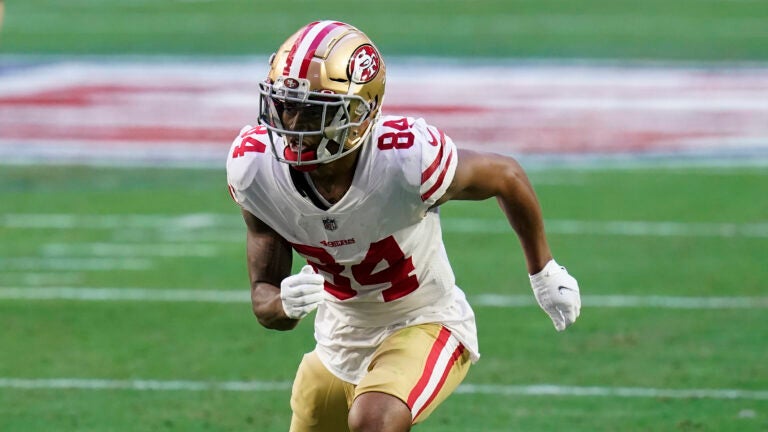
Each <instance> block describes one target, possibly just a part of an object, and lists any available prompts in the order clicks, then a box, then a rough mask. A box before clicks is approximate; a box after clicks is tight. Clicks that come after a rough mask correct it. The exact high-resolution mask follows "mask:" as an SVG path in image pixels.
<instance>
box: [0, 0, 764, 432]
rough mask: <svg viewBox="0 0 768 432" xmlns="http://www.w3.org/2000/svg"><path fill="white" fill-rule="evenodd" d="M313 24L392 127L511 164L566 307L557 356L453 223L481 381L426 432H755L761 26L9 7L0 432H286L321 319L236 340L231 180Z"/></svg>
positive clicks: (469, 229)
mask: <svg viewBox="0 0 768 432" xmlns="http://www.w3.org/2000/svg"><path fill="white" fill-rule="evenodd" d="M324 18H333V19H339V20H342V21H346V22H349V23H352V24H354V25H356V26H358V27H360V28H361V29H363V30H364V31H365V32H366V33H367V34H368V35H369V36H370V37H371V38H372V39H373V40H374V41H376V42H377V44H378V46H379V48H380V49H381V51H382V53H383V55H384V57H385V60H387V61H388V72H389V73H390V79H389V83H388V86H389V89H390V91H389V93H388V96H387V98H388V99H387V101H386V102H385V107H384V109H385V111H388V112H391V113H396V112H400V113H404V114H410V115H418V116H424V117H425V118H427V119H428V120H430V121H431V122H433V123H435V124H436V125H438V126H440V127H441V128H443V129H444V130H446V132H447V133H448V134H450V135H451V136H453V137H454V138H455V139H456V141H457V142H458V143H459V145H465V146H470V147H478V148H486V149H489V150H493V151H499V152H504V153H509V154H513V155H515V156H516V157H518V158H519V159H520V160H521V162H522V163H523V165H524V166H525V167H526V168H527V169H528V170H529V173H530V176H531V178H532V181H533V183H534V185H535V187H536V189H537V192H538V194H539V197H540V200H541V202H542V206H543V208H544V211H545V216H546V223H547V230H548V232H549V236H550V240H551V243H552V247H553V249H554V251H555V255H556V257H557V258H558V261H560V262H561V263H563V264H565V265H567V266H568V267H569V269H570V270H571V271H572V273H574V274H575V275H576V276H577V278H578V279H579V281H580V284H581V285H582V289H583V294H584V307H583V314H582V317H581V319H580V321H579V322H578V323H577V325H576V326H575V327H573V328H572V329H570V330H569V331H567V332H565V333H563V334H556V333H555V331H554V330H553V328H552V327H551V324H550V323H549V320H548V319H547V317H546V316H545V315H544V314H543V312H541V311H540V310H539V309H538V308H537V307H536V306H535V305H534V302H533V298H532V295H531V294H530V288H529V287H528V282H527V277H526V274H525V266H524V264H523V258H522V255H521V253H520V251H519V246H518V243H517V241H516V238H515V236H514V234H513V233H512V232H511V230H509V229H508V228H507V227H506V226H505V222H504V221H503V219H502V216H501V213H500V211H498V209H497V208H496V205H495V203H494V202H490V201H489V202H483V203H450V204H449V205H447V206H446V207H445V208H444V211H443V217H444V221H445V223H444V225H445V240H446V245H447V247H448V249H449V254H450V255H451V257H452V262H453V264H454V267H455V271H456V274H457V279H458V282H459V284H460V285H461V286H462V287H463V288H464V290H465V291H466V292H467V293H468V295H469V296H470V299H471V301H472V302H473V303H474V304H475V307H476V312H477V315H478V323H479V327H480V329H479V330H480V343H481V351H482V353H483V358H482V359H481V361H480V362H479V363H478V364H477V365H476V366H475V367H474V368H473V369H472V370H471V371H470V375H469V377H468V378H467V380H466V383H465V385H463V386H462V387H461V389H460V391H459V392H458V393H457V394H456V395H454V396H452V397H451V398H450V399H449V400H448V401H447V402H446V403H445V404H444V405H443V407H442V408H441V409H439V410H438V411H437V412H436V413H435V414H434V415H433V417H432V418H431V419H430V420H429V421H428V422H427V423H425V424H424V425H421V426H419V427H418V428H417V430H419V431H422V432H429V431H435V432H436V431H455V432H459V431H483V432H486V431H550V430H569V431H585V432H587V431H617V430H621V431H718V432H719V431H739V432H741V431H766V430H768V326H767V325H766V319H765V314H766V309H768V294H766V291H765V286H766V284H767V283H768V267H766V265H765V260H766V258H767V257H768V252H766V251H768V248H767V247H768V200H767V199H766V190H768V171H767V170H766V166H767V164H766V161H768V64H766V63H765V61H766V59H768V2H765V1H764V0H680V1H677V2H668V1H660V0H659V1H657V0H646V1H597V0H587V1H579V2H569V1H562V0H560V1H554V0H542V1H532V0H515V1H471V0H469V1H467V0H465V1H452V0H450V1H421V0H415V1H386V2H351V1H345V0H333V1H328V2H311V1H300V0H294V1H284V2H280V3H266V2H260V1H244V0H241V1H235V0H217V1H211V0H174V1H171V0H167V1H149V0H125V1H120V2H117V1H113V0H101V1H100V0H70V1H66V2H54V1H43V0H26V1H23V2H7V4H6V5H5V17H4V23H3V28H2V31H0V328H2V331H1V332H0V430H2V431H37V430H56V431H136V430H153V431H158V430H169V431H170V430H184V431H234V430H254V431H284V430H287V424H288V419H289V415H290V408H289V406H288V397H289V386H290V381H291V379H292V377H293V372H294V370H295V367H296V365H297V364H298V361H299V359H300V357H301V354H302V353H304V352H305V351H307V350H310V349H311V348H312V329H311V322H309V320H308V321H307V322H304V323H302V325H301V326H300V327H299V328H298V329H297V330H296V331H293V332H290V333H275V332H270V331H267V330H264V329H263V328H261V327H260V326H259V325H258V324H257V322H256V320H255V319H254V318H253V317H252V315H251V311H250V305H249V302H248V287H247V276H246V273H245V266H244V250H243V247H244V245H243V236H244V234H243V228H242V223H241V221H240V219H239V215H238V211H237V208H236V207H235V205H234V204H233V203H232V202H231V200H230V199H229V198H228V195H227V193H226V186H225V178H224V168H223V162H224V158H225V154H226V151H227V149H228V148H229V144H230V141H231V138H232V137H233V136H234V134H236V133H237V131H238V130H239V129H240V127H241V126H242V125H243V124H245V123H248V122H253V121H254V116H255V112H256V109H257V107H256V103H257V98H256V97H255V86H256V83H257V82H258V81H259V80H260V79H262V77H263V75H264V72H265V70H266V68H265V62H266V58H267V56H268V54H269V53H270V52H271V51H272V50H273V49H274V48H275V47H276V46H277V45H278V44H279V43H280V42H282V41H283V40H284V39H285V37H286V36H287V35H288V34H289V33H290V32H292V31H294V30H295V29H297V28H299V27H300V26H302V25H304V24H306V23H308V22H310V21H313V20H316V19H324ZM294 264H295V265H299V264H300V263H299V262H298V261H296V262H295V263H294Z"/></svg>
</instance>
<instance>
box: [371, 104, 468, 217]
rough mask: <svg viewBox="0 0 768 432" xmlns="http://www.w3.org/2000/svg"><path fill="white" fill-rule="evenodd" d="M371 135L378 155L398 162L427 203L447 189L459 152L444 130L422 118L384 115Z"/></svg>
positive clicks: (389, 160) (397, 165)
mask: <svg viewBox="0 0 768 432" xmlns="http://www.w3.org/2000/svg"><path fill="white" fill-rule="evenodd" d="M372 138H373V142H372V145H373V146H374V147H375V152H376V153H377V157H380V158H383V159H385V160H387V161H388V162H390V163H392V164H394V165H396V168H397V169H398V170H401V171H402V173H403V175H404V178H405V179H406V181H407V183H408V185H409V186H411V187H412V188H414V189H417V191H418V194H419V196H420V198H421V201H423V202H424V203H425V204H426V205H427V206H431V205H432V204H434V203H435V202H437V200H438V199H440V197H442V196H443V194H444V193H445V192H446V191H447V190H448V186H450V184H451V182H452V181H453V176H454V174H455V171H456V164H457V153H458V152H457V150H456V146H455V145H454V143H453V141H452V140H451V139H450V137H448V136H447V135H446V134H445V133H444V132H443V131H442V130H440V129H439V128H437V127H435V126H433V125H430V124H428V123H427V122H426V121H425V120H424V119H422V118H413V117H403V116H382V117H381V118H380V119H379V121H378V122H377V124H376V128H375V133H374V134H373V137H372Z"/></svg>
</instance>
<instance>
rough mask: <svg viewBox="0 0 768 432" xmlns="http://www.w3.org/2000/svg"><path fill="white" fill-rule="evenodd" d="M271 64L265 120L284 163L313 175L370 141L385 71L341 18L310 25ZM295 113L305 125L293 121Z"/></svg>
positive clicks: (262, 89) (264, 87) (264, 88)
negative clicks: (320, 168)
mask: <svg viewBox="0 0 768 432" xmlns="http://www.w3.org/2000/svg"><path fill="white" fill-rule="evenodd" d="M269 66H270V69H269V75H268V77H267V79H266V80H265V81H264V82H263V83H261V84H260V85H259V93H260V95H261V98H260V103H259V123H260V124H262V125H264V126H265V127H266V128H267V130H268V132H269V139H270V142H271V144H272V151H273V152H274V154H275V157H276V158H277V159H278V160H279V161H281V162H285V163H288V164H290V165H292V166H293V167H294V168H296V169H299V170H302V171H310V170H312V169H314V168H316V167H317V166H318V164H324V163H328V162H331V161H333V160H336V159H338V158H340V157H343V156H345V155H347V154H349V153H350V152H352V151H353V150H355V149H356V148H358V147H359V146H360V145H361V144H363V143H364V142H365V141H366V140H367V139H368V137H369V135H370V132H371V128H372V126H373V124H374V123H375V122H376V119H377V118H378V116H379V114H380V109H381V103H382V99H383V98H384V84H385V80H386V70H385V67H384V61H383V60H382V58H381V55H380V54H379V51H378V49H376V47H375V46H374V45H373V42H371V40H370V39H369V38H368V37H367V36H366V35H365V34H364V33H363V32H361V31H360V30H358V29H356V28H355V27H353V26H351V25H349V24H345V23H342V22H338V21H316V22H313V23H310V24H308V25H306V26H304V27H303V28H301V29H299V31H298V32H296V33H295V34H293V35H292V36H291V37H289V38H288V40H286V41H285V42H284V43H283V44H282V46H280V49H278V51H277V52H276V53H274V54H273V55H272V57H271V58H270V61H269ZM290 116H303V118H304V121H302V122H298V121H291V120H288V121H286V119H287V118H289V117H290ZM278 137H282V138H283V139H278ZM312 137H313V138H312ZM316 142H319V144H317V145H314V144H315V143H316Z"/></svg>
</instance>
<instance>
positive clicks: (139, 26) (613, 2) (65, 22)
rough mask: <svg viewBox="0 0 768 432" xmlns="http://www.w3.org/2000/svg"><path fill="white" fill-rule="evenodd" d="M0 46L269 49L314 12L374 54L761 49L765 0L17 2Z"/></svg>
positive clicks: (682, 55) (703, 55) (746, 55)
mask: <svg viewBox="0 0 768 432" xmlns="http://www.w3.org/2000/svg"><path fill="white" fill-rule="evenodd" d="M6 3H7V5H6V20H5V21H6V23H5V28H4V33H3V34H2V35H0V52H9V53H28V52H34V53H64V54H71V53H78V54H114V53H138V54H146V53H181V54H201V53H202V54H209V55H210V54H212V55H233V54H234V55H243V54H246V55H247V54H267V53H271V52H272V51H273V50H274V49H275V47H276V46H277V44H279V43H280V42H282V41H283V40H284V39H285V37H286V35H287V34H288V33H290V32H292V31H294V30H295V29H298V28H299V27H300V26H302V25H304V24H306V23H308V22H311V21H314V20H317V19H338V20H342V21H345V22H349V23H351V24H353V25H356V26H358V27H359V28H361V29H363V30H364V31H365V32H366V33H368V35H369V36H370V37H371V38H373V39H374V40H375V41H376V42H377V45H378V46H379V48H380V49H381V50H382V52H383V53H385V56H386V55H389V56H393V55H425V56H435V55H439V56H456V55H462V56H482V57H509V56H513V57H536V58H552V57H555V58H561V57H571V58H601V59H650V60H654V59H685V60H755V59H760V60H765V59H768V49H767V48H766V47H767V46H768V2H766V1H764V0H676V1H669V0H642V1H631V0H579V1H569V0H387V1H380V2H363V1H350V0H333V1H323V2H316V1H311V0H285V1H281V2H279V3H275V2H266V1H263V0H164V1H157V0H126V1H116V0H68V1H58V0H24V1H7V2H6Z"/></svg>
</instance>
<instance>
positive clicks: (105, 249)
mask: <svg viewBox="0 0 768 432" xmlns="http://www.w3.org/2000/svg"><path fill="white" fill-rule="evenodd" d="M41 252H42V254H43V255H44V256H48V257H51V256H67V257H69V256H78V255H80V256H83V255H86V256H88V255H93V256H99V257H105V256H108V257H213V256H216V255H219V254H220V253H221V251H220V250H219V248H217V247H214V246H211V245H205V244H173V243H158V244H151V243H140V244H127V243H47V244H45V245H44V246H43V247H42V250H41Z"/></svg>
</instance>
